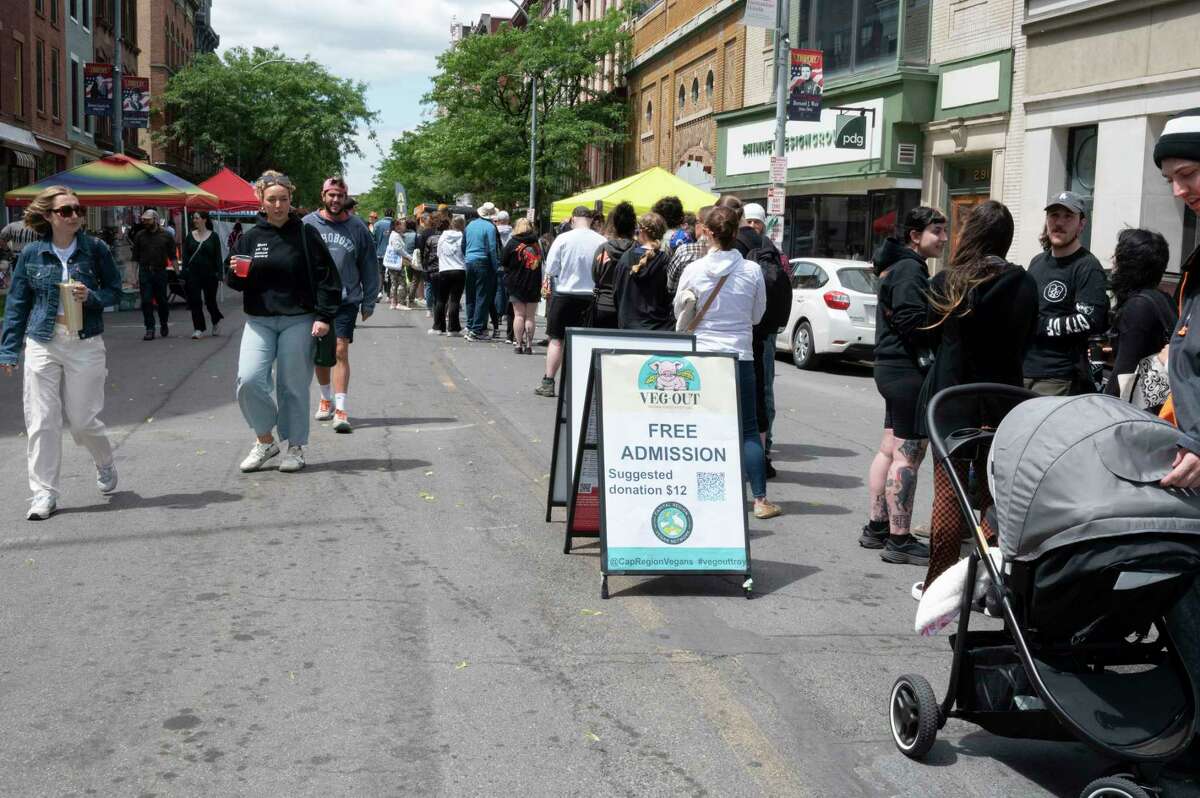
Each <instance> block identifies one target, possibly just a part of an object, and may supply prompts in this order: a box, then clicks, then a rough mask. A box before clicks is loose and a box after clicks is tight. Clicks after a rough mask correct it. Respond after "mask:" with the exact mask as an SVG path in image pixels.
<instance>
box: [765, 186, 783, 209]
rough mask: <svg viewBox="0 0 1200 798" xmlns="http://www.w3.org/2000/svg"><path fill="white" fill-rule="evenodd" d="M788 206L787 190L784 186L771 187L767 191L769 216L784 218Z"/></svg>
mask: <svg viewBox="0 0 1200 798" xmlns="http://www.w3.org/2000/svg"><path fill="white" fill-rule="evenodd" d="M786 204H787V189H785V188H784V187H783V186H771V187H770V188H768V189H767V215H768V216H783V209H784V206H785V205H786Z"/></svg>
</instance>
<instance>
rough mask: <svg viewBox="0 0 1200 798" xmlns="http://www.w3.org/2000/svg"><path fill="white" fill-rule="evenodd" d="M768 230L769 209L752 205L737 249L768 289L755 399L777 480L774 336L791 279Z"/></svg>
mask: <svg viewBox="0 0 1200 798" xmlns="http://www.w3.org/2000/svg"><path fill="white" fill-rule="evenodd" d="M766 229H767V212H766V209H765V208H763V206H761V205H759V204H758V203H756V202H751V203H749V204H748V205H746V206H745V207H743V208H742V227H741V228H740V229H739V230H738V236H737V240H736V241H735V242H734V246H735V247H736V248H737V250H738V251H739V252H741V253H742V257H744V258H745V259H746V260H750V261H754V262H755V263H757V264H758V265H759V268H761V269H762V272H763V281H764V282H765V283H766V287H767V310H766V312H765V313H763V317H762V319H761V320H760V321H759V322H758V324H755V325H754V385H755V395H754V399H755V411H756V412H757V414H758V429H759V431H760V434H761V435H762V441H763V451H764V452H765V453H766V458H767V460H766V469H767V477H768V478H771V477H774V476H775V467H774V466H773V465H771V444H772V443H773V440H772V436H771V426H772V425H773V424H774V423H775V334H776V333H778V332H779V328H781V327H783V326H784V325H786V324H787V321H788V316H789V315H790V314H791V312H792V279H791V277H790V276H789V275H788V273H787V269H786V267H785V262H786V258H784V256H783V253H782V252H780V251H779V248H778V247H776V246H775V242H774V241H772V240H771V239H770V238H769V237H768V236H767V235H766Z"/></svg>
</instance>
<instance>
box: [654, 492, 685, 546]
mask: <svg viewBox="0 0 1200 798" xmlns="http://www.w3.org/2000/svg"><path fill="white" fill-rule="evenodd" d="M650 529H651V530H652V531H653V532H654V536H655V537H656V538H658V539H659V540H661V541H662V542H663V543H670V544H672V545H674V544H676V543H682V542H683V541H685V540H687V539H688V538H689V537H690V536H691V534H692V514H691V513H690V512H688V508H686V507H684V506H683V505H682V504H680V503H679V502H663V503H662V504H660V505H658V506H657V507H655V508H654V512H653V513H651V514H650Z"/></svg>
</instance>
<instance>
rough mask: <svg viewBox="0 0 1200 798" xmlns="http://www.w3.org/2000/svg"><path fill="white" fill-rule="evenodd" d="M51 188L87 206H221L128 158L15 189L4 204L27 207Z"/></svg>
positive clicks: (178, 180) (115, 157)
mask: <svg viewBox="0 0 1200 798" xmlns="http://www.w3.org/2000/svg"><path fill="white" fill-rule="evenodd" d="M50 186H67V187H68V188H70V189H72V190H73V191H74V192H75V193H76V194H78V195H79V199H80V200H82V201H83V204H84V205H90V206H113V205H155V206H158V207H160V208H183V207H186V208H200V209H205V210H213V209H216V208H217V207H218V205H219V204H220V202H219V200H218V199H217V197H215V196H214V195H212V194H210V193H209V192H207V191H205V190H204V189H202V188H200V187H199V186H196V185H193V184H192V183H189V182H188V181H186V180H184V179H183V178H181V177H176V176H175V175H173V174H171V173H170V172H168V171H167V170H165V169H159V168H158V167H157V166H151V165H150V164H148V163H145V162H144V161H139V160H136V159H134V158H130V157H129V156H127V155H107V156H105V157H103V158H101V159H99V160H96V161H91V162H89V163H85V164H82V165H80V166H76V167H74V168H72V169H68V170H66V171H65V172H59V173H58V174H56V175H51V176H50V177H47V178H45V179H43V180H39V181H38V182H36V183H34V184H33V185H30V186H25V187H24V188H16V189H13V190H12V191H9V192H8V193H6V194H5V195H4V202H5V204H7V205H28V204H29V203H30V202H32V201H33V198H34V197H36V196H37V195H38V194H40V193H41V192H42V191H44V190H45V189H47V188H49V187H50Z"/></svg>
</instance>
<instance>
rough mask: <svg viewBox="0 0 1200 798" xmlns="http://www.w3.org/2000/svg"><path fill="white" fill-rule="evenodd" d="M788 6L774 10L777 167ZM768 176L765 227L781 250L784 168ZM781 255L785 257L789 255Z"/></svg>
mask: <svg viewBox="0 0 1200 798" xmlns="http://www.w3.org/2000/svg"><path fill="white" fill-rule="evenodd" d="M788 6H789V2H788V0H778V4H777V6H776V10H775V151H774V156H775V157H774V158H772V159H771V160H772V162H773V165H774V164H778V163H779V162H780V161H782V162H783V163H784V164H786V162H787V153H786V152H785V142H786V139H787V121H788V118H787V104H788V84H789V83H790V82H791V76H792V64H791V59H792V50H791V41H790V39H789V35H788V28H789V27H790V18H791V12H790V9H789V7H788ZM780 171H782V177H781V176H780ZM770 177H771V181H770V182H771V189H770V194H769V195H768V197H767V206H768V207H767V215H768V216H769V217H774V218H771V219H768V225H767V226H768V229H769V230H770V235H771V239H772V240H773V241H774V242H775V244H776V246H778V247H780V248H781V249H782V247H783V219H784V211H785V210H786V207H787V204H786V203H787V199H786V197H787V195H786V191H787V188H786V183H787V168H786V165H785V166H783V167H782V169H780V168H779V167H776V168H772V169H771V175H770ZM772 200H773V201H772ZM772 205H773V206H774V207H773V208H772V207H771V206H772ZM772 222H773V224H772ZM784 254H785V255H787V254H789V253H784Z"/></svg>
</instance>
